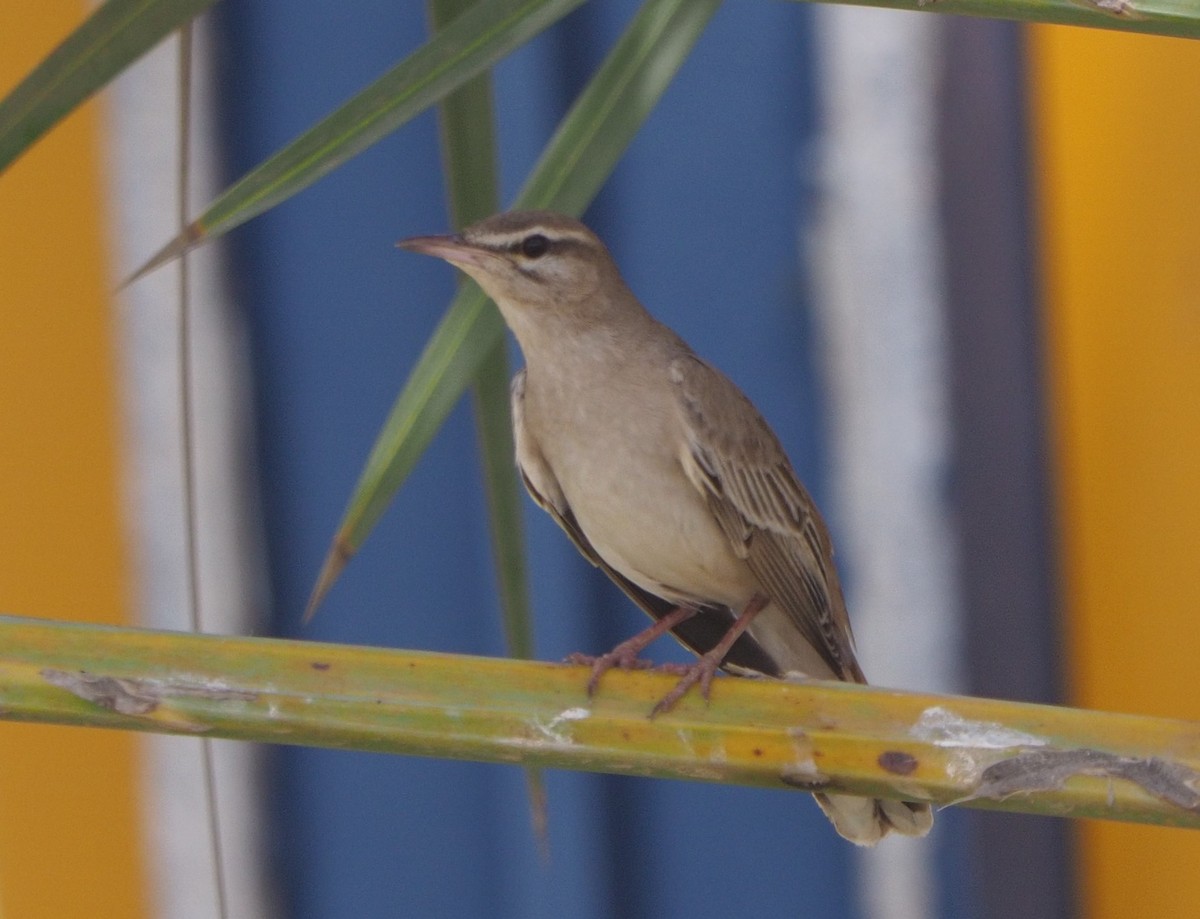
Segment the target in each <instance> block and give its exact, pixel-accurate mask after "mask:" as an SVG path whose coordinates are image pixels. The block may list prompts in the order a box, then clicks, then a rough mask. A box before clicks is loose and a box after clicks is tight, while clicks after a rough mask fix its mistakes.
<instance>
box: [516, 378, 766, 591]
mask: <svg viewBox="0 0 1200 919" xmlns="http://www.w3.org/2000/svg"><path fill="white" fill-rule="evenodd" d="M645 393H646V390H645V389H642V391H641V393H640V398H641V402H640V403H639V405H638V410H637V411H636V412H621V411H620V410H619V407H620V405H622V404H623V403H624V401H625V399H624V397H625V395H626V394H624V393H622V392H620V384H619V383H618V384H617V391H616V392H613V391H612V387H608V388H607V389H606V390H605V392H604V397H603V398H599V399H598V398H595V394H596V393H595V391H592V392H584V393H581V392H579V391H575V392H572V393H570V394H569V397H568V398H565V399H561V400H560V399H555V398H553V397H554V396H555V395H556V393H544V392H543V393H536V392H534V391H532V390H531V391H530V392H527V395H526V423H527V424H529V425H532V426H533V427H534V429H535V431H536V436H537V438H538V442H539V444H540V446H541V450H542V453H543V454H544V456H545V458H546V461H547V463H548V464H549V466H550V467H551V469H552V470H553V472H554V475H555V477H556V478H557V480H558V482H559V484H560V485H561V487H562V490H563V494H564V496H565V497H566V499H567V502H568V504H569V505H570V507H571V510H572V511H573V512H574V514H575V518H576V520H578V522H579V526H580V528H581V529H582V530H583V532H584V534H585V535H586V536H587V538H588V541H589V542H590V543H591V544H592V546H593V547H594V548H595V550H596V551H597V552H598V553H599V554H600V556H601V557H602V558H603V559H604V560H605V561H606V562H608V563H609V564H610V565H612V566H613V567H614V568H616V569H617V570H618V571H619V572H621V573H622V574H623V575H625V576H626V577H628V578H629V579H630V580H632V581H633V582H634V583H636V584H638V585H639V586H641V587H643V588H645V589H646V590H649V591H651V592H653V593H655V594H657V595H659V596H663V597H665V598H667V599H669V600H672V601H674V602H697V601H699V602H718V603H723V604H726V605H729V606H732V607H734V608H740V607H741V606H743V605H744V604H745V603H746V602H748V601H749V599H750V597H751V596H752V595H753V594H754V591H755V581H754V579H753V576H752V575H751V573H750V571H749V569H748V568H747V567H746V565H745V563H744V562H743V561H741V560H740V559H738V558H737V557H736V556H735V555H734V553H733V551H732V549H731V547H730V545H729V541H728V539H727V538H726V537H725V535H724V534H723V533H722V532H721V531H720V529H719V527H718V526H717V523H716V521H715V519H714V518H713V516H712V514H711V513H710V512H709V510H708V506H707V504H706V503H705V500H704V498H703V497H702V496H701V494H700V493H699V492H698V491H697V490H696V488H695V487H694V486H693V485H692V484H691V482H689V481H688V479H687V477H686V476H685V475H684V473H683V468H682V466H681V464H680V462H679V459H678V452H679V450H680V448H681V445H682V432H681V431H679V430H678V420H677V417H676V415H675V412H674V410H673V407H672V406H671V405H670V403H668V402H667V401H666V400H665V399H664V400H662V402H661V403H660V404H655V403H654V401H653V399H652V398H651V399H650V400H649V401H647V399H646V396H645Z"/></svg>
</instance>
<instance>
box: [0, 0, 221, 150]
mask: <svg viewBox="0 0 1200 919" xmlns="http://www.w3.org/2000/svg"><path fill="white" fill-rule="evenodd" d="M216 2H217V0H108V2H107V3H105V4H104V5H103V6H101V7H99V8H98V9H97V10H96V11H95V12H94V13H92V15H91V16H89V17H88V18H87V19H86V20H85V21H84V23H83V24H82V25H81V26H79V28H77V29H76V30H75V31H74V32H72V33H71V34H70V35H69V36H68V37H67V38H66V40H65V41H64V42H63V43H62V44H61V45H59V46H58V47H57V48H56V49H54V51H52V52H51V53H50V54H49V56H47V57H46V58H45V59H44V60H43V61H42V62H41V63H40V64H39V65H38V66H37V67H36V68H35V69H34V71H33V72H32V73H30V74H29V76H27V77H26V78H25V79H24V80H22V81H21V83H19V84H18V85H17V87H16V88H15V89H13V91H12V92H10V93H9V94H8V96H7V97H5V99H4V100H3V101H0V172H3V171H4V170H5V169H7V168H8V166H9V165H10V164H11V163H12V162H13V161H14V160H16V159H17V158H18V157H19V156H20V155H21V154H22V153H24V152H25V151H26V150H28V149H29V148H30V147H31V146H33V144H34V143H35V142H36V141H37V140H38V139H39V138H40V137H41V136H42V135H44V134H45V133H46V132H47V131H49V130H50V129H51V128H52V127H54V125H55V124H57V123H58V122H59V121H60V120H62V119H63V118H64V117H65V116H67V115H69V114H70V113H71V112H72V111H74V110H75V108H76V107H78V106H79V105H80V104H81V103H82V102H83V101H84V100H86V99H87V98H88V97H90V96H91V95H92V94H93V93H94V92H96V90H98V89H100V88H101V87H103V86H104V85H105V84H107V83H108V82H109V80H111V79H112V78H113V77H115V76H116V75H117V74H118V73H120V72H121V71H122V70H124V69H125V68H126V67H128V66H129V65H130V64H131V63H133V62H134V61H135V60H137V59H138V58H139V57H141V56H142V55H143V54H145V53H146V52H147V51H149V50H150V49H151V48H153V47H154V46H155V45H157V44H158V43H159V42H160V41H161V40H162V39H163V38H165V37H166V36H167V35H169V34H171V32H173V31H174V30H176V29H178V28H179V27H180V26H181V25H183V24H185V23H187V22H190V21H191V20H192V19H193V18H194V17H195V16H197V15H198V14H199V13H202V12H203V11H204V10H206V9H208V8H209V7H210V6H212V5H213V4H214V3H216Z"/></svg>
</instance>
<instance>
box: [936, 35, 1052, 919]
mask: <svg viewBox="0 0 1200 919" xmlns="http://www.w3.org/2000/svg"><path fill="white" fill-rule="evenodd" d="M944 61H945V70H944V76H943V81H942V98H941V125H940V135H941V136H940V138H939V147H940V158H941V169H940V171H939V172H940V175H941V177H942V179H941V181H942V206H943V219H944V226H945V239H946V271H947V284H948V304H949V323H948V329H949V333H950V338H951V346H950V350H951V358H950V359H951V386H952V394H951V398H952V406H953V409H952V410H953V413H954V425H953V430H954V435H953V436H954V452H955V468H956V473H955V484H954V487H955V495H954V497H955V502H956V507H957V513H958V519H959V537H960V554H959V565H960V572H961V578H962V586H963V593H962V596H963V602H964V607H965V637H966V652H967V667H966V672H967V675H968V687H967V688H968V690H969V691H970V692H971V693H972V694H975V695H983V696H995V697H999V698H1005V699H1020V700H1031V701H1039V702H1058V701H1061V699H1062V695H1063V694H1062V684H1063V675H1062V673H1061V670H1060V665H1059V662H1060V661H1061V660H1062V655H1061V653H1060V642H1061V639H1060V634H1059V631H1060V629H1059V622H1058V613H1057V610H1058V603H1057V592H1058V588H1057V582H1056V574H1057V573H1056V571H1055V570H1054V552H1053V548H1052V547H1053V540H1052V528H1053V522H1052V519H1051V512H1052V506H1051V502H1050V500H1049V497H1050V493H1049V489H1050V485H1049V468H1048V455H1049V451H1048V449H1047V444H1046V433H1047V428H1046V418H1045V415H1046V408H1045V388H1044V386H1043V368H1042V341H1041V336H1040V327H1041V323H1040V322H1039V318H1038V310H1039V304H1038V297H1037V290H1036V280H1035V278H1034V262H1033V258H1032V254H1033V251H1034V233H1033V226H1034V221H1033V219H1032V215H1031V200H1032V194H1031V188H1030V181H1029V175H1030V172H1029V164H1028V161H1027V156H1026V152H1027V151H1026V146H1027V140H1026V121H1025V114H1026V113H1025V106H1024V99H1023V86H1024V84H1023V65H1024V54H1023V41H1022V33H1021V31H1020V28H1019V27H1017V26H1015V25H1012V24H1009V23H999V22H984V21H977V20H969V19H953V20H950V21H949V22H948V23H947V24H946V49H945V59H944ZM967 835H968V838H969V846H968V858H967V860H968V865H967V872H968V876H969V877H970V882H969V883H970V885H971V888H972V892H973V893H974V894H975V896H974V897H973V898H972V899H973V901H974V904H975V910H976V915H978V916H979V917H980V919H989V917H1002V916H1003V917H1007V916H1021V917H1022V919H1043V917H1044V919H1061V917H1063V916H1067V915H1070V914H1071V913H1072V912H1073V910H1074V897H1073V892H1072V890H1071V886H1070V865H1071V833H1070V826H1069V825H1068V824H1067V823H1066V822H1065V821H1062V820H1056V819H1053V818H1036V817H1024V816H1015V815H1005V814H988V813H982V812H975V813H972V814H970V816H969V819H968V820H967Z"/></svg>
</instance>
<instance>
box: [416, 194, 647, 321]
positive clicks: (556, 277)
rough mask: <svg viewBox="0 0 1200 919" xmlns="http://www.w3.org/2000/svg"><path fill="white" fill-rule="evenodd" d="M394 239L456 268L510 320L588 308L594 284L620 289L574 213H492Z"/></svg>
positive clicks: (604, 254)
mask: <svg viewBox="0 0 1200 919" xmlns="http://www.w3.org/2000/svg"><path fill="white" fill-rule="evenodd" d="M397 245H399V247H400V248H401V249H407V250H409V251H410V252H421V253H423V254H425V255H434V256H437V257H438V258H442V259H445V260H446V261H448V262H450V264H452V265H455V266H457V267H458V268H460V269H462V270H463V271H464V272H466V273H467V274H468V275H470V276H471V277H472V278H474V279H475V281H476V282H477V283H478V284H479V286H480V287H482V288H483V290H484V292H485V293H486V294H487V295H488V296H489V297H491V298H492V299H493V300H495V301H496V304H497V305H498V306H499V307H500V309H501V311H502V312H503V313H504V315H505V318H506V319H508V320H509V322H510V324H511V323H512V321H513V320H514V318H517V317H520V316H523V315H529V314H531V313H541V312H543V311H545V310H554V311H555V312H562V311H564V310H572V311H575V312H579V311H581V310H582V311H583V312H585V313H586V312H591V310H592V309H594V308H596V306H598V305H599V304H597V301H598V300H600V301H602V300H603V299H604V298H602V297H597V293H598V292H602V291H604V290H611V289H612V287H611V285H613V284H614V282H615V283H616V284H617V285H619V289H622V290H623V289H624V283H623V282H621V280H620V276H619V274H618V272H617V268H616V265H615V264H614V263H613V260H612V256H611V255H609V253H608V249H607V248H605V246H604V243H602V242H601V241H600V240H599V239H598V238H597V236H596V235H595V234H594V233H593V232H592V231H591V230H589V229H588V228H587V227H585V226H584V225H583V224H582V223H580V222H579V221H578V220H575V219H574V218H571V217H566V216H564V215H562V214H556V213H553V212H550V211H513V212H511V213H506V214H497V215H496V216H494V217H489V218H488V219H487V220H483V221H480V222H479V223H476V224H474V225H472V226H469V227H467V228H466V229H465V230H463V231H462V233H459V234H457V235H454V236H415V237H413V238H412V239H405V240H402V241H401V242H400V243H398V244H397ZM530 318H533V317H532V316H530Z"/></svg>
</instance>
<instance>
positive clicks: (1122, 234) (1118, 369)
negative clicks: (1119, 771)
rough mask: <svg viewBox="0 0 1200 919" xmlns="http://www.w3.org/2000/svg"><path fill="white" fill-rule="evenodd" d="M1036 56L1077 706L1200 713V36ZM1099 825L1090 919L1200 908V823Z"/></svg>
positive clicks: (1071, 32) (1062, 44) (1088, 898)
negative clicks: (1183, 826)
mask: <svg viewBox="0 0 1200 919" xmlns="http://www.w3.org/2000/svg"><path fill="white" fill-rule="evenodd" d="M1031 62H1032V65H1033V66H1032V71H1031V77H1030V98H1031V100H1032V106H1033V113H1034V124H1035V128H1036V130H1035V150H1036V155H1037V159H1038V166H1039V181H1040V186H1041V187H1040V201H1041V206H1042V209H1043V210H1042V231H1043V241H1044V243H1045V249H1044V252H1045V258H1044V260H1043V270H1044V277H1045V284H1046V287H1045V290H1046V296H1047V304H1048V307H1049V309H1048V322H1049V328H1048V332H1049V343H1050V348H1049V351H1048V363H1049V370H1050V380H1051V385H1052V391H1053V396H1054V418H1055V434H1056V437H1057V444H1056V447H1057V460H1058V473H1059V475H1058V487H1059V492H1060V512H1061V513H1060V522H1061V527H1062V536H1063V551H1064V563H1065V574H1066V584H1067V606H1068V609H1067V614H1068V634H1069V644H1070V649H1071V658H1070V662H1069V666H1070V673H1071V678H1072V682H1071V686H1072V691H1073V695H1074V702H1075V703H1077V704H1079V705H1083V706H1086V707H1089V708H1102V709H1110V710H1115V711H1125V712H1141V713H1152V714H1157V715H1168V716H1176V717H1182V718H1191V719H1196V720H1200V691H1198V690H1197V679H1196V675H1197V672H1198V671H1200V42H1186V41H1183V40H1177V39H1161V38H1145V37H1139V36H1132V35H1121V34H1117V33H1111V32H1099V31H1088V30H1082V29H1067V28H1050V27H1044V28H1039V29H1037V30H1035V31H1034V32H1033V33H1032V41H1031ZM1081 833H1082V843H1083V845H1082V854H1083V864H1082V873H1081V876H1080V883H1081V885H1082V890H1083V894H1084V902H1085V903H1086V905H1087V913H1086V915H1087V916H1088V917H1090V919H1127V917H1129V916H1154V917H1156V919H1169V917H1180V919H1183V917H1187V919H1193V917H1195V916H1197V915H1200V833H1195V832H1187V831H1183V830H1165V829H1152V828H1145V827H1128V826H1121V825H1117V824H1112V823H1089V824H1086V825H1083V826H1082V827H1081Z"/></svg>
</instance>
